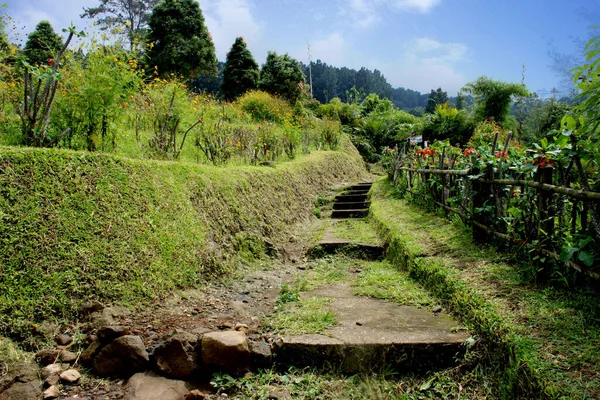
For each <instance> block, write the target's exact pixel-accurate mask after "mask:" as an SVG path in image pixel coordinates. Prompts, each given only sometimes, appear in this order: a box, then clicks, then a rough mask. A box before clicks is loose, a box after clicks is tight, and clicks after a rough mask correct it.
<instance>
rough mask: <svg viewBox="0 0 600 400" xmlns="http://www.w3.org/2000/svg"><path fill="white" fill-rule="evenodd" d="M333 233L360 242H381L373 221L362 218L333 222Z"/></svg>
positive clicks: (341, 237)
mask: <svg viewBox="0 0 600 400" xmlns="http://www.w3.org/2000/svg"><path fill="white" fill-rule="evenodd" d="M333 234H334V235H335V237H337V238H340V239H350V240H353V241H355V242H359V243H370V244H376V245H378V244H381V239H380V238H379V234H378V233H377V231H376V230H375V228H374V226H373V224H372V223H370V222H369V221H366V220H361V219H354V220H353V219H347V220H343V221H339V222H336V223H335V224H333Z"/></svg>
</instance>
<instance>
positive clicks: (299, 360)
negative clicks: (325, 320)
mask: <svg viewBox="0 0 600 400" xmlns="http://www.w3.org/2000/svg"><path fill="white" fill-rule="evenodd" d="M306 295H308V296H318V297H327V298H330V299H333V301H332V302H331V303H330V304H329V306H328V307H329V309H330V310H331V311H333V312H334V313H335V314H336V317H337V320H338V325H337V326H335V327H333V328H331V329H328V330H327V331H325V332H324V333H323V334H319V335H315V334H313V335H300V336H293V337H284V338H283V343H282V345H281V347H280V348H279V349H278V351H277V355H278V360H279V361H280V362H284V363H288V364H292V365H295V366H300V365H310V366H323V365H325V364H330V365H332V366H334V367H336V368H339V369H340V370H341V371H343V372H346V373H357V372H365V371H369V370H373V369H377V368H383V367H392V368H394V369H396V370H399V371H411V372H419V371H427V370H431V369H435V368H445V367H448V366H450V365H452V364H453V362H454V359H455V357H456V356H457V355H460V354H463V353H464V351H465V347H464V344H463V343H464V342H465V340H466V339H467V338H468V337H469V333H468V332H466V331H463V330H457V329H456V328H457V326H458V323H457V322H455V321H454V320H453V319H452V318H451V317H450V316H448V315H446V314H443V313H437V314H434V313H432V312H431V311H429V310H427V309H425V308H418V307H409V306H402V305H398V304H396V303H392V302H386V301H383V300H379V299H373V298H368V297H363V296H356V295H354V294H353V293H352V288H351V287H350V286H348V285H346V284H337V285H333V286H326V287H323V288H321V289H318V290H316V291H312V292H309V293H307V294H306Z"/></svg>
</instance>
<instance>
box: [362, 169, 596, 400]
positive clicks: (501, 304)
mask: <svg viewBox="0 0 600 400" xmlns="http://www.w3.org/2000/svg"><path fill="white" fill-rule="evenodd" d="M372 216H373V218H374V219H375V221H376V222H377V223H378V224H379V226H380V228H381V231H382V233H384V234H385V235H386V237H387V238H388V240H389V242H390V250H389V256H390V258H391V259H392V260H393V262H395V263H396V264H397V265H399V266H401V267H403V268H406V269H408V270H409V272H410V274H411V276H412V277H413V278H415V279H416V280H418V281H419V282H420V283H422V284H423V285H425V286H426V287H428V288H429V289H430V290H431V291H432V293H434V294H435V295H436V296H437V297H439V298H440V299H442V300H443V301H444V302H445V304H446V306H448V307H449V308H450V309H452V310H453V311H454V312H455V314H457V315H458V316H459V317H461V318H462V319H463V321H464V322H465V323H466V324H467V325H468V326H469V328H470V329H471V330H472V331H473V332H475V333H476V334H477V335H479V336H480V337H481V338H483V339H484V340H485V341H487V342H488V344H489V346H490V347H489V350H490V353H489V354H490V359H491V364H490V366H491V367H492V369H495V371H493V373H494V374H496V377H497V381H498V382H499V391H500V392H501V393H500V394H501V395H502V396H503V397H505V398H544V397H548V398H597V396H600V351H599V350H598V349H600V326H599V325H600V324H599V323H598V321H599V316H600V305H599V304H598V298H597V295H594V294H592V293H581V292H578V291H577V290H572V291H569V292H567V291H562V290H560V289H555V288H552V287H546V288H536V287H532V286H531V285H528V284H525V283H524V282H523V281H522V279H521V278H520V275H519V271H518V270H517V268H516V266H514V265H510V264H508V263H506V262H505V261H503V256H502V255H500V254H498V253H496V252H495V251H493V250H490V249H482V248H480V247H478V246H476V245H474V244H473V243H472V242H471V238H470V236H469V235H467V234H466V233H465V232H464V230H462V229H460V228H459V227H456V226H452V225H451V224H450V223H448V221H446V220H444V219H443V218H440V217H439V216H436V215H434V214H431V213H427V212H425V211H423V210H421V209H419V208H417V207H414V206H411V205H409V204H408V203H407V202H406V201H405V200H400V199H395V198H393V189H392V188H391V187H390V186H389V185H388V184H387V183H385V182H381V181H380V182H379V183H377V184H376V186H375V198H374V199H373V203H372Z"/></svg>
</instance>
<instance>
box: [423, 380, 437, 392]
mask: <svg viewBox="0 0 600 400" xmlns="http://www.w3.org/2000/svg"><path fill="white" fill-rule="evenodd" d="M434 380H435V377H433V378H431V379H430V380H428V381H427V382H425V383H424V384H422V385H421V387H420V388H419V390H420V391H421V392H424V391H426V390H427V389H429V388H430V387H431V385H432V384H433V381H434Z"/></svg>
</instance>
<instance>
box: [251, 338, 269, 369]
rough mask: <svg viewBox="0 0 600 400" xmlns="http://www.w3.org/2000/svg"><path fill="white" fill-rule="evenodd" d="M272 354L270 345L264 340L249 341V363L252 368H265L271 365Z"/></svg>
mask: <svg viewBox="0 0 600 400" xmlns="http://www.w3.org/2000/svg"><path fill="white" fill-rule="evenodd" d="M272 360H273V354H272V352H271V346H269V344H268V343H267V342H266V341H264V340H260V341H258V342H250V363H251V364H252V367H254V368H266V367H269V366H270V365H271V361H272Z"/></svg>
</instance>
